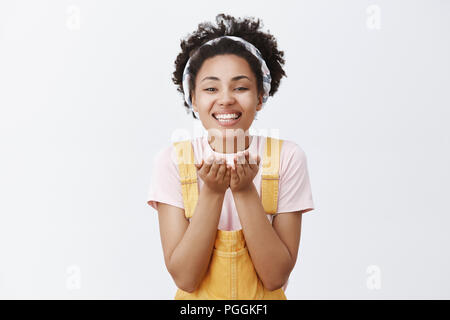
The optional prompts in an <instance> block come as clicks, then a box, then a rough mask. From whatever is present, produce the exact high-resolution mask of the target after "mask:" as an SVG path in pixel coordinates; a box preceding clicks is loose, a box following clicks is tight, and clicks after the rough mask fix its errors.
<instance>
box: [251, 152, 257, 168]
mask: <svg viewBox="0 0 450 320" xmlns="http://www.w3.org/2000/svg"><path fill="white" fill-rule="evenodd" d="M249 167H250V169H251V170H256V168H258V165H257V164H256V156H254V155H250V158H249Z"/></svg>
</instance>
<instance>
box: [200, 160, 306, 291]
mask: <svg viewBox="0 0 450 320" xmlns="http://www.w3.org/2000/svg"><path fill="white" fill-rule="evenodd" d="M260 160H261V159H260V156H259V155H256V157H255V156H254V155H250V154H249V152H248V151H245V152H239V153H238V154H237V155H236V156H235V157H234V159H233V162H234V166H229V165H227V164H226V163H224V159H220V160H218V162H217V163H218V164H220V167H219V166H217V167H215V168H213V169H211V165H210V164H208V162H206V163H205V162H204V161H203V160H202V163H201V164H196V165H195V166H196V167H197V170H198V174H199V176H200V177H201V178H202V179H203V181H205V183H206V184H207V185H210V187H211V188H217V191H218V192H223V193H224V192H225V191H226V190H227V189H228V188H230V189H231V191H232V193H233V198H234V201H235V204H236V209H237V211H238V215H239V218H240V221H241V225H242V229H243V232H244V237H245V239H246V243H247V247H248V250H249V253H250V256H251V258H252V261H253V264H254V266H255V269H256V271H257V273H258V275H259V277H260V278H261V280H262V282H263V283H264V285H265V287H266V288H268V289H271V290H275V289H278V288H280V287H281V286H282V285H283V284H284V283H285V282H286V281H287V279H288V277H289V274H290V273H291V271H292V269H293V267H294V265H295V262H296V259H297V252H298V247H299V242H300V228H299V225H300V224H301V218H302V215H301V214H289V215H286V214H283V215H282V216H283V218H282V219H278V216H277V217H276V219H275V218H274V221H273V226H272V225H271V224H270V222H269V220H268V219H267V218H266V212H265V211H264V207H263V206H262V203H261V199H260V197H259V194H258V192H257V190H256V187H255V185H254V183H253V179H254V178H255V176H256V174H257V173H258V170H259V164H260ZM277 231H281V232H279V233H277ZM279 234H283V236H279Z"/></svg>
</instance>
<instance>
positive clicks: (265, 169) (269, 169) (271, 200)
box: [261, 137, 283, 214]
mask: <svg viewBox="0 0 450 320" xmlns="http://www.w3.org/2000/svg"><path fill="white" fill-rule="evenodd" d="M282 144H283V140H281V139H275V138H271V137H266V146H265V150H264V156H263V157H264V158H263V163H262V173H261V199H262V204H263V207H264V211H266V213H270V214H275V213H276V212H277V205H278V182H279V180H280V175H279V174H278V173H279V169H280V154H281V146H282Z"/></svg>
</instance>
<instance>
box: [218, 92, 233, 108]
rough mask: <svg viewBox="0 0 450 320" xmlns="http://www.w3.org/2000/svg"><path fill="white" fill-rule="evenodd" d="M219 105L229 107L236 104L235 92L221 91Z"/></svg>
mask: <svg viewBox="0 0 450 320" xmlns="http://www.w3.org/2000/svg"><path fill="white" fill-rule="evenodd" d="M217 102H218V104H220V105H229V104H233V103H234V102H235V98H234V95H233V92H231V91H230V90H228V89H224V90H221V92H220V93H219V99H218V101H217Z"/></svg>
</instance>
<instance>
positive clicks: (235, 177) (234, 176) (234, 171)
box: [230, 165, 239, 183]
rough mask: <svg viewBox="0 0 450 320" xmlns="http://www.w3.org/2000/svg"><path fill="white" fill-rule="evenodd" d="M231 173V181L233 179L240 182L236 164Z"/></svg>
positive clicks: (234, 181)
mask: <svg viewBox="0 0 450 320" xmlns="http://www.w3.org/2000/svg"><path fill="white" fill-rule="evenodd" d="M230 173H231V176H230V179H231V181H233V183H238V182H239V177H238V174H237V172H236V165H235V166H234V167H232V168H231V171H230Z"/></svg>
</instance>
